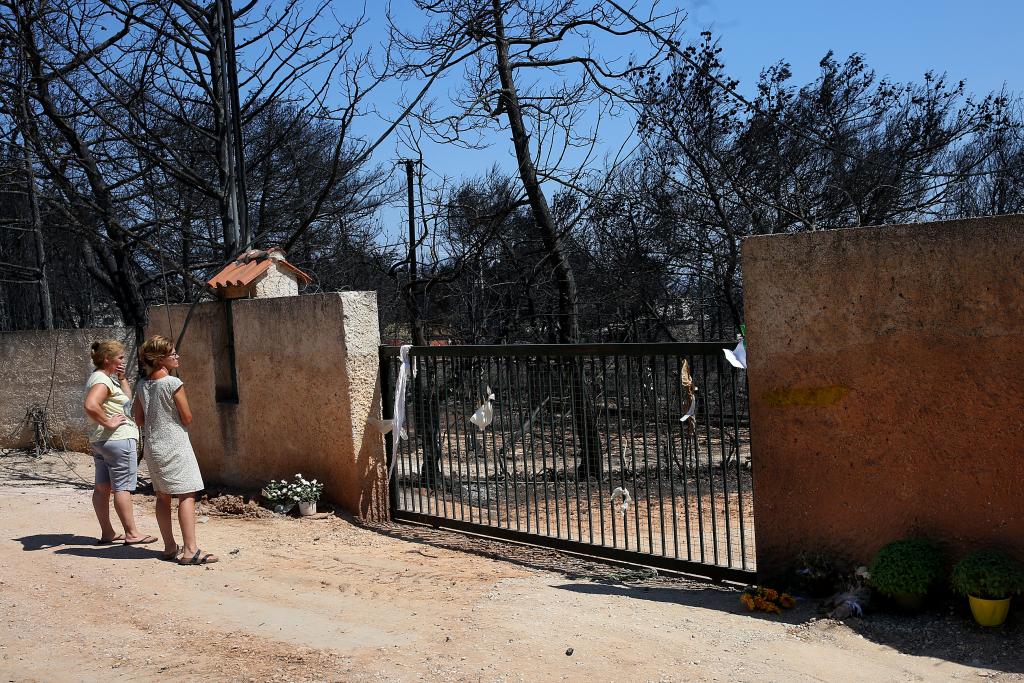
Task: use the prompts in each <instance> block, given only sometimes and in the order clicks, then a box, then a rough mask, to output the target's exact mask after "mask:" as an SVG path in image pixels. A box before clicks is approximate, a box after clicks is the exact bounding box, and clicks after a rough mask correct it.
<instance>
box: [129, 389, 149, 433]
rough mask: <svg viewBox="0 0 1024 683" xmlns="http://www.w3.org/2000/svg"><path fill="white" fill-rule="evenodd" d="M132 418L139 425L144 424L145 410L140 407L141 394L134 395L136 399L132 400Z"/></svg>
mask: <svg viewBox="0 0 1024 683" xmlns="http://www.w3.org/2000/svg"><path fill="white" fill-rule="evenodd" d="M136 389H138V387H136ZM136 393H138V392H136ZM132 419H133V420H135V424H136V425H137V426H139V427H141V426H143V425H144V424H146V410H145V409H144V408H143V407H142V396H136V400H134V401H132Z"/></svg>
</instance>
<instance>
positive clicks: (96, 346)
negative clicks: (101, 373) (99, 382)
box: [89, 339, 124, 370]
mask: <svg viewBox="0 0 1024 683" xmlns="http://www.w3.org/2000/svg"><path fill="white" fill-rule="evenodd" d="M122 353H124V344H122V343H121V342H119V341H117V340H116V339H101V340H99V341H94V342H93V343H92V352H91V353H90V354H89V355H90V356H92V364H93V365H94V366H95V367H96V369H97V370H102V369H103V365H104V363H106V362H107V361H108V360H110V359H111V358H116V357H117V356H118V355H119V354H122Z"/></svg>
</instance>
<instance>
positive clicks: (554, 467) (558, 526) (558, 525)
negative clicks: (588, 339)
mask: <svg viewBox="0 0 1024 683" xmlns="http://www.w3.org/2000/svg"><path fill="white" fill-rule="evenodd" d="M549 360H550V359H549ZM553 360H554V363H555V368H556V369H557V371H558V372H561V370H562V368H561V367H560V366H559V365H558V359H557V358H555V359H553ZM554 374H555V369H553V368H552V367H551V365H550V363H549V365H548V392H549V394H548V395H549V396H551V441H550V445H551V472H552V476H551V479H552V483H553V484H554V490H555V491H554V496H553V499H554V503H555V534H556V535H557V536H558V537H559V538H561V537H562V520H561V511H560V510H559V508H558V505H559V501H560V494H559V492H558V453H557V452H556V450H555V440H556V439H557V438H558V427H557V426H555V397H554V394H555V379H554ZM558 403H559V410H560V411H561V410H564V408H563V407H562V406H561V403H562V397H561V396H559V397H558ZM564 445H565V444H564V443H563V444H562V446H563V448H564ZM544 471H545V472H547V468H546V467H545V468H544Z"/></svg>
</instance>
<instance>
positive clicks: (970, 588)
mask: <svg viewBox="0 0 1024 683" xmlns="http://www.w3.org/2000/svg"><path fill="white" fill-rule="evenodd" d="M950 583H951V584H952V585H953V590H954V591H956V592H957V593H960V594H961V595H973V596H974V597H976V598H984V599H986V600H1002V599H1003V598H1008V597H1010V596H1012V595H1015V594H1020V593H1024V568H1022V567H1021V565H1020V563H1019V562H1017V561H1016V560H1014V559H1013V558H1012V557H1010V556H1009V555H1006V554H1005V553H1001V552H999V551H998V550H978V551H975V552H973V553H971V554H970V555H968V556H967V557H965V558H964V559H962V560H960V561H959V562H958V563H957V565H956V566H955V567H953V576H952V577H950Z"/></svg>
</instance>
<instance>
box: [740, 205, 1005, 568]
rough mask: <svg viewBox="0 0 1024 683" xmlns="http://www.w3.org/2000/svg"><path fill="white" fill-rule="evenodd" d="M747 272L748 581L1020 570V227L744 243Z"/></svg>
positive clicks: (960, 225) (960, 224) (873, 231)
mask: <svg viewBox="0 0 1024 683" xmlns="http://www.w3.org/2000/svg"><path fill="white" fill-rule="evenodd" d="M743 271H744V282H745V309H746V318H747V331H748V340H747V341H748V348H749V352H748V359H749V362H750V367H749V371H748V374H749V382H750V402H751V405H750V413H751V424H752V439H753V448H754V458H753V464H754V481H755V491H756V493H755V516H756V520H757V553H758V568H759V570H761V571H765V572H767V573H771V572H772V571H773V570H775V569H778V568H780V567H782V566H783V565H785V564H786V563H788V562H789V561H790V560H791V558H793V556H794V555H795V554H796V553H797V552H799V551H800V550H804V549H810V548H821V549H828V550H831V551H833V552H838V553H841V554H843V555H846V556H848V557H850V558H851V559H856V560H859V561H866V560H868V559H870V558H871V556H872V555H873V553H874V552H875V551H876V550H877V549H878V548H879V547H880V546H881V545H883V544H884V543H886V542H888V541H890V540H892V539H894V538H897V537H902V536H905V535H909V534H925V535H927V536H929V537H932V538H934V539H936V540H938V541H940V542H941V543H943V544H945V545H946V547H947V550H948V551H949V553H950V556H951V557H958V556H959V554H960V553H962V552H964V551H966V550H968V549H971V548H976V547H978V546H981V545H985V544H996V545H1002V546H1004V547H1007V548H1008V549H1010V550H1011V551H1012V550H1016V552H1018V553H1019V554H1020V556H1021V557H1022V559H1024V488H1022V482H1024V447H1022V445H1021V444H1022V443H1024V363H1022V362H1021V359H1020V352H1021V349H1024V216H1007V217H999V218H987V219H979V220H969V221H956V222H944V223H930V224H918V225H902V226H891V227H882V228H861V229H856V230H835V231H827V232H817V233H809V234H801V235H780V236H769V237H756V238H751V239H748V240H746V241H745V242H744V244H743Z"/></svg>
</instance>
